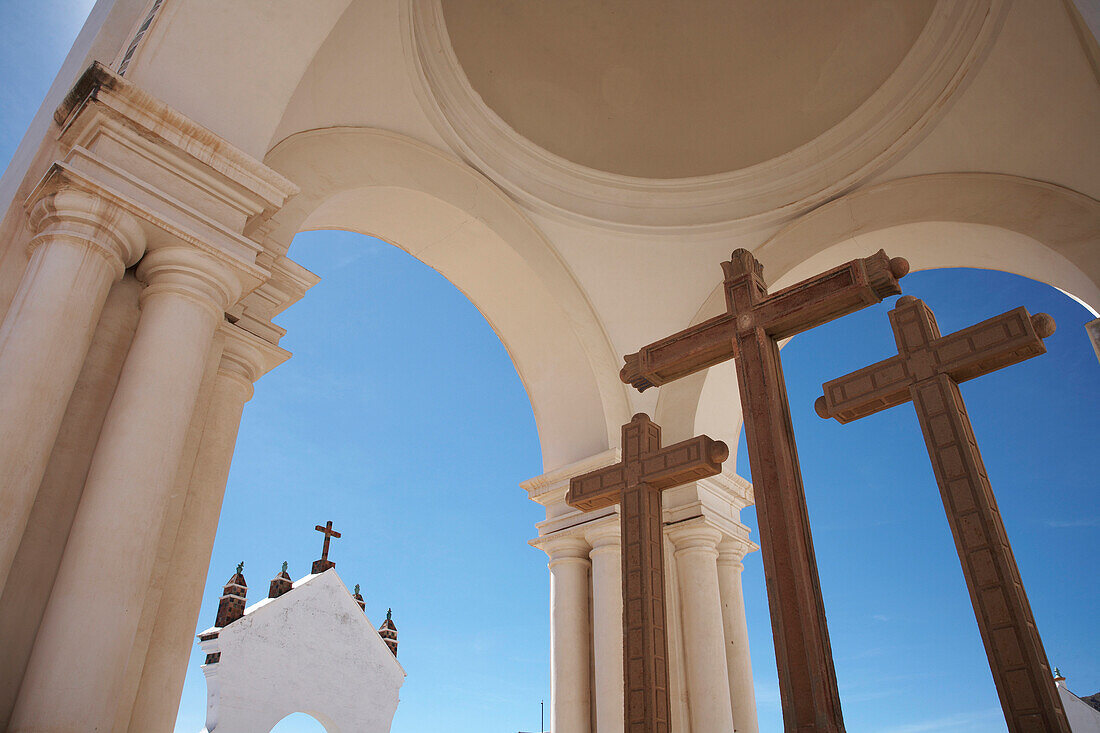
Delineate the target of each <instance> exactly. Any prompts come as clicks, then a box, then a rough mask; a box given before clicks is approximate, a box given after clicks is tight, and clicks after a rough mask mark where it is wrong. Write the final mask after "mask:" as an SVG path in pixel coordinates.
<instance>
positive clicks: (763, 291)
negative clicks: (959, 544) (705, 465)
mask: <svg viewBox="0 0 1100 733" xmlns="http://www.w3.org/2000/svg"><path fill="white" fill-rule="evenodd" d="M722 269H723V271H724V273H725V292H726V312H725V313H723V314H722V315H719V316H716V317H714V318H711V319H710V320H708V321H704V322H703V323H700V324H698V325H697V326H693V327H691V328H688V329H685V330H683V331H680V332H679V333H675V334H673V335H672V336H669V337H668V338H664V339H661V340H660V341H657V342H654V343H652V344H650V345H649V346H646V347H644V348H643V349H642V350H641V351H639V352H638V353H636V354H631V355H630V356H628V357H626V365H625V366H624V367H623V370H622V372H621V373H620V377H621V378H622V380H623V381H624V382H627V383H628V384H632V385H634V386H635V387H636V388H638V389H639V390H644V389H646V388H648V387H652V386H655V385H661V384H665V383H667V382H671V381H673V380H675V379H679V378H680V377H684V376H687V375H689V374H692V373H694V372H697V371H699V370H701V369H705V368H707V367H710V366H714V365H715V364H719V363H721V362H723V361H726V360H728V359H731V358H732V359H734V360H735V362H736V365H737V382H738V388H739V390H740V393H741V408H742V411H743V414H744V419H745V433H746V436H747V438H748V440H747V442H748V451H749V463H750V465H751V467H752V481H753V491H754V494H755V496H756V516H757V521H758V522H759V525H760V548H761V552H762V555H763V560H764V576H765V579H766V581H767V588H768V609H769V612H770V613H771V619H772V635H773V637H774V639H775V657H776V663H777V667H778V670H779V691H780V696H781V697H782V701H783V721H784V725H785V727H786V729H787V730H799V731H801V730H814V731H818V732H819V733H829V732H837V731H843V730H844V721H843V718H842V715H841V710H840V696H839V694H838V693H837V686H836V673H835V672H834V671H833V656H832V650H831V649H830V646H829V631H828V628H827V626H826V624H825V605H824V603H823V602H822V599H821V589H820V583H819V581H818V577H817V561H816V560H815V558H814V549H813V539H812V538H811V536H810V524H809V519H808V517H807V514H806V497H805V494H804V490H803V488H802V473H801V470H800V469H799V467H798V454H797V452H796V450H795V443H794V430H793V428H792V426H791V413H790V408H789V407H788V406H787V389H786V386H785V385H784V383H783V367H782V365H781V364H780V361H779V345H778V343H777V341H779V340H780V339H784V338H787V337H790V336H793V335H795V334H797V333H800V332H802V331H805V330H808V329H810V328H813V327H814V326H819V325H821V324H823V323H826V322H828V321H831V320H833V319H834V318H839V317H840V316H843V315H847V314H848V313H852V312H854V311H857V310H859V309H861V308H864V307H866V306H868V305H871V304H873V303H877V302H879V301H881V300H882V299H883V298H884V297H886V296H887V295H897V294H898V293H900V292H901V289H900V288H899V287H898V278H899V277H902V276H904V275H905V274H906V273H907V272H908V271H909V264H908V263H907V262H906V261H905V260H904V259H901V258H895V259H892V260H891V259H889V258H887V256H886V254H885V253H884V252H882V251H881V250H880V251H879V252H878V253H877V254H875V255H872V256H870V257H865V258H863V259H859V260H852V261H851V262H849V263H847V264H844V265H841V266H840V267H836V268H833V269H832V270H828V271H827V272H824V273H822V274H820V275H817V276H816V277H812V278H809V279H807V280H803V281H802V282H799V283H797V284H795V285H792V286H790V287H789V288H785V289H783V290H780V291H778V292H776V293H772V294H769V293H768V290H767V287H766V286H765V284H764V271H763V267H761V265H760V263H759V262H757V261H756V258H754V257H753V256H752V254H750V253H749V252H747V251H746V250H743V249H739V250H737V251H735V252H734V253H733V256H732V257H731V258H730V261H729V262H723V263H722Z"/></svg>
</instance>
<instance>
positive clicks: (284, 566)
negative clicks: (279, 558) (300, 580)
mask: <svg viewBox="0 0 1100 733" xmlns="http://www.w3.org/2000/svg"><path fill="white" fill-rule="evenodd" d="M283 572H284V573H285V572H286V560H283Z"/></svg>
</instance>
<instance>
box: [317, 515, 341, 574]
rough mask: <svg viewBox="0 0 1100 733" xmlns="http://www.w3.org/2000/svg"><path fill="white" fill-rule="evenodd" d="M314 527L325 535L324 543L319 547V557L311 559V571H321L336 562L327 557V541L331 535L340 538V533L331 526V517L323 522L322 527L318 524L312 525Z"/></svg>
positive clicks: (333, 565)
mask: <svg viewBox="0 0 1100 733" xmlns="http://www.w3.org/2000/svg"><path fill="white" fill-rule="evenodd" d="M314 529H315V530H317V531H318V532H320V533H322V534H323V535H324V536H325V544H324V546H323V547H322V548H321V559H320V560H314V561H313V572H314V573H323V572H324V571H326V570H328V569H329V568H334V567H336V563H334V562H332V561H331V560H329V559H328V543H329V540H331V539H332V538H333V537H335V538H336V539H340V533H339V532H337V531H336V530H334V529H333V528H332V520H331V519H330V520H329V521H328V522H327V523H326V524H325V526H324V527H322V526H321V525H319V524H318V525H317V526H316V527H314Z"/></svg>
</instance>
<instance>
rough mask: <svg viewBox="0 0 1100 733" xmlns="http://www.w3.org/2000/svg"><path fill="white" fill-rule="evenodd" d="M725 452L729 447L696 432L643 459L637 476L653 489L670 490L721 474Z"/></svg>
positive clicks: (727, 451)
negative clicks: (640, 471) (690, 436)
mask: <svg viewBox="0 0 1100 733" xmlns="http://www.w3.org/2000/svg"><path fill="white" fill-rule="evenodd" d="M729 455H730V449H729V446H727V445H726V444H725V443H724V442H722V441H721V440H713V439H712V438H709V437H707V436H706V435H697V436H695V437H694V438H690V439H688V440H683V441H680V442H679V443H674V444H673V445H670V446H667V447H665V448H662V449H661V450H659V451H657V452H656V453H654V454H652V455H649V456H646V457H645V458H643V459H642V477H641V478H642V481H644V482H645V483H646V484H648V485H649V486H652V487H653V488H655V489H670V488H672V487H674V486H680V485H681V484H686V483H688V482H689V481H697V480H699V479H702V478H707V477H708V476H714V475H716V474H718V473H721V471H722V462H723V461H724V460H726V459H727V458H729Z"/></svg>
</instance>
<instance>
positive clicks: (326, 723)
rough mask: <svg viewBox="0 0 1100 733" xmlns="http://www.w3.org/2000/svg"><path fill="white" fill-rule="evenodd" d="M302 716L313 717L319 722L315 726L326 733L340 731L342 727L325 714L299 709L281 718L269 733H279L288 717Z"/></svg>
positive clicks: (314, 720)
mask: <svg viewBox="0 0 1100 733" xmlns="http://www.w3.org/2000/svg"><path fill="white" fill-rule="evenodd" d="M301 716H305V717H307V718H312V719H313V722H314V723H316V724H317V726H314V727H320V728H323V729H324V730H325V731H326V733H340V729H339V728H338V727H337V726H336V724H335V723H333V722H332V721H331V720H327V719H326V718H325V716H324V714H322V713H313V712H306V711H304V710H298V711H295V712H293V713H290V714H289V715H286V716H285V717H283V718H280V719H279V722H277V723H276V724H275V725H274V726H273V727H272V728H271V731H270V732H269V733H277V731H278V728H279V726H280V725H282V724H283V723H284V722H286V721H287V720H288V719H290V718H294V717H298V718H299V719H300V717H301Z"/></svg>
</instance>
